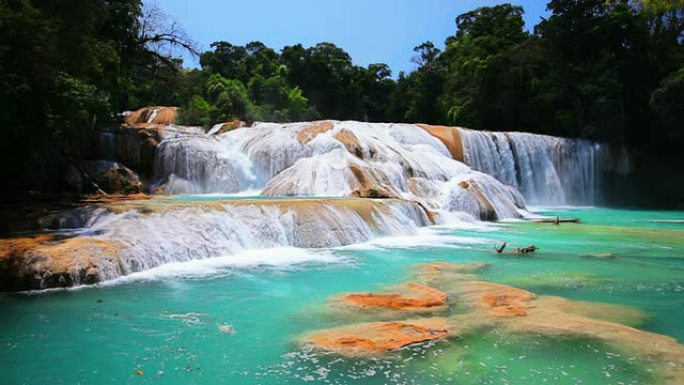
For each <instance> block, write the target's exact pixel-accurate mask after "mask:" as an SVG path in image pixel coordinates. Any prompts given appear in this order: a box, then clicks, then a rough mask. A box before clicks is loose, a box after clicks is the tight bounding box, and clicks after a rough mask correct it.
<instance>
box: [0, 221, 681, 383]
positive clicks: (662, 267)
mask: <svg viewBox="0 0 684 385" xmlns="http://www.w3.org/2000/svg"><path fill="white" fill-rule="evenodd" d="M544 210H546V211H544V212H543V213H544V214H549V215H562V216H568V217H579V218H582V220H583V221H584V223H582V224H562V225H560V226H555V225H553V224H538V223H530V222H504V223H490V224H484V223H482V222H472V223H461V224H460V225H458V226H451V227H450V226H432V227H427V228H421V229H419V230H418V233H417V234H416V235H413V236H402V237H394V238H392V237H389V238H387V237H386V238H376V239H374V240H371V241H369V242H366V243H362V244H357V245H351V246H344V247H337V248H324V249H300V248H294V247H282V248H272V249H263V250H251V251H250V250H247V251H244V252H241V253H236V254H233V255H228V256H224V257H219V258H210V259H203V260H195V261H188V262H180V263H172V264H166V265H162V266H160V267H156V268H153V269H151V270H146V271H142V272H138V273H134V274H131V275H128V276H124V277H121V278H118V279H115V280H113V281H108V282H105V283H103V284H100V285H98V286H96V287H81V288H76V289H68V290H61V289H60V290H54V291H48V292H35V293H29V294H26V293H23V294H21V293H20V294H4V295H2V296H1V297H0V307H1V308H2V316H0V346H1V348H0V383H2V384H26V385H38V384H40V385H47V384H117V385H120V384H287V383H291V384H298V383H302V382H311V383H320V384H328V383H331V384H388V383H389V384H446V383H453V384H528V383H529V384H545V383H547V384H568V385H569V384H584V385H590V384H595V385H608V384H616V385H617V384H657V383H659V382H660V377H659V376H660V374H659V372H658V370H657V369H656V368H655V366H653V365H651V364H648V363H646V362H643V361H640V360H637V359H635V358H634V357H631V356H629V355H627V354H624V353H622V352H620V351H618V350H616V348H615V347H613V346H609V345H607V344H604V343H600V342H598V341H595V340H592V339H576V338H571V337H566V338H549V337H544V336H541V335H535V334H507V333H503V332H501V331H498V330H496V329H494V330H481V331H479V332H477V333H470V334H467V335H463V336H459V337H457V338H449V339H446V340H439V341H434V342H430V343H422V344H418V345H412V346H409V347H407V348H404V349H402V350H401V351H399V352H395V353H390V354H388V355H385V356H382V357H377V358H344V357H343V356H339V355H336V354H326V353H323V352H321V351H318V350H311V349H310V348H308V347H307V346H306V345H301V344H299V343H297V340H298V338H299V337H300V336H301V335H302V334H304V333H307V332H309V331H311V330H316V329H321V328H326V327H332V326H335V325H338V324H341V323H345V322H349V321H350V320H352V321H353V320H358V321H366V320H367V319H366V318H364V317H365V316H364V315H363V314H361V313H358V314H348V315H346V316H345V317H339V316H336V315H334V314H333V313H331V310H330V306H329V304H330V301H331V299H333V298H335V297H336V296H339V295H340V294H343V293H346V292H358V291H379V290H382V289H383V288H385V287H387V286H391V285H395V284H398V283H401V282H404V281H405V280H406V279H407V277H408V276H409V275H410V273H411V265H413V264H416V263H424V262H431V261H445V262H457V263H462V262H477V261H480V262H486V263H488V264H489V266H488V267H486V268H485V269H484V270H482V272H481V273H480V277H481V279H483V280H487V281H492V282H498V283H503V284H506V285H512V286H516V287H520V288H524V289H527V290H530V291H533V292H535V293H536V294H537V295H558V296H563V297H565V298H568V299H574V300H585V301H600V302H606V303H612V304H621V305H628V306H631V307H634V308H637V309H641V310H643V311H644V312H646V313H647V314H648V318H647V319H646V320H645V321H642V322H641V323H640V324H639V325H635V326H637V327H638V328H640V329H644V330H648V331H652V332H655V333H660V334H664V335H668V336H672V337H674V338H676V339H678V340H679V341H684V328H682V325H684V295H683V294H684V293H683V291H684V274H683V272H684V227H683V226H684V225H683V224H682V219H684V213H683V212H654V211H621V210H608V209H598V208H565V209H559V210H552V209H548V208H547V209H544ZM503 241H506V242H508V244H509V245H510V246H509V247H520V246H527V245H531V244H533V245H536V246H538V247H539V248H540V249H539V251H537V252H536V253H534V254H532V255H529V256H518V255H503V254H502V255H499V254H496V252H494V247H495V246H496V245H498V244H500V243H501V242H503Z"/></svg>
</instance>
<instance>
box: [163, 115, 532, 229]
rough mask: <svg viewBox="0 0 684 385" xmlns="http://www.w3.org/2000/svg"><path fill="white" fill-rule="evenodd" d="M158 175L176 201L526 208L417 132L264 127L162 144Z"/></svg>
mask: <svg viewBox="0 0 684 385" xmlns="http://www.w3.org/2000/svg"><path fill="white" fill-rule="evenodd" d="M155 175H156V181H157V185H158V186H159V187H161V188H162V189H163V190H164V191H166V192H170V193H217V192H220V193H236V192H240V191H244V190H246V189H256V190H262V192H261V194H262V195H265V196H338V197H349V196H356V197H370V198H402V199H407V200H416V201H419V202H420V203H421V204H423V205H425V206H426V207H428V208H430V209H431V210H441V209H444V210H447V211H464V212H467V213H469V214H471V215H473V216H475V217H477V218H482V219H497V218H513V217H519V216H520V215H521V214H520V211H519V209H521V208H524V200H523V198H522V196H521V195H520V194H519V193H518V192H517V191H516V190H515V188H513V187H510V186H506V185H504V184H502V183H500V182H499V181H497V180H496V179H494V178H493V177H491V176H489V175H486V174H483V173H480V172H477V171H474V170H471V169H470V168H469V167H468V166H466V165H465V164H463V163H461V162H459V161H457V160H455V159H453V158H452V156H451V154H450V153H449V150H448V149H447V147H446V146H445V145H444V144H443V143H442V142H441V141H440V140H439V139H437V138H436V137H434V136H433V135H431V134H430V133H428V132H427V131H426V130H424V129H423V128H421V127H419V126H416V125H411V124H382V123H360V122H353V121H349V122H337V121H321V122H311V123H291V124H275V123H257V124H255V125H253V126H252V127H244V128H237V129H234V130H232V131H229V132H227V133H225V134H222V135H219V136H205V137H198V136H188V137H181V138H177V139H174V140H168V141H164V142H162V143H161V145H160V146H159V149H158V152H157V159H156V167H155ZM461 182H465V183H461ZM463 186H474V187H473V188H472V189H470V190H469V189H468V188H467V187H463Z"/></svg>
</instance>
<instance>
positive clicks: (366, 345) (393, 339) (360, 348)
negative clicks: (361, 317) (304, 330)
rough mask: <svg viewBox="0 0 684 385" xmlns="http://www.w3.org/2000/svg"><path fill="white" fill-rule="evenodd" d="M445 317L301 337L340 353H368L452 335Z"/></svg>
mask: <svg viewBox="0 0 684 385" xmlns="http://www.w3.org/2000/svg"><path fill="white" fill-rule="evenodd" d="M450 329H451V326H450V325H449V323H448V322H447V320H446V319H444V318H424V319H414V320H402V321H391V322H371V323H362V324H355V325H349V326H343V327H340V328H335V329H328V330H320V331H317V332H314V333H312V334H310V335H308V336H307V337H305V338H304V341H305V342H307V343H311V344H313V345H314V346H316V347H318V348H321V349H325V350H331V351H334V352H337V353H340V354H343V355H350V356H368V355H373V354H378V353H383V352H391V351H395V350H399V349H401V348H403V347H405V346H408V345H412V344H416V343H419V342H425V341H430V340H436V339H441V338H445V337H449V336H451V335H452V333H451V331H450Z"/></svg>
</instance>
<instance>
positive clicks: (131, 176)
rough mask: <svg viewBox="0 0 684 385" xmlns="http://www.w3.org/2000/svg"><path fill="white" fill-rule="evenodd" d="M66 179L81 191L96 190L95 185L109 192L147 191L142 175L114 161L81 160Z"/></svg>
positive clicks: (136, 192)
mask: <svg viewBox="0 0 684 385" xmlns="http://www.w3.org/2000/svg"><path fill="white" fill-rule="evenodd" d="M66 179H67V181H68V183H69V184H70V185H71V186H72V188H73V189H74V190H75V191H77V192H79V193H87V192H95V191H94V188H95V185H97V187H99V188H100V189H102V190H103V191H104V192H106V193H108V194H139V193H142V192H145V191H147V186H146V185H145V184H144V183H143V181H142V180H141V177H140V176H139V175H138V174H137V173H136V172H135V171H133V170H131V169H129V168H128V167H126V166H124V165H122V164H120V163H117V162H112V161H106V160H98V161H80V162H77V163H76V164H74V165H71V167H70V168H69V170H68V172H67V175H66Z"/></svg>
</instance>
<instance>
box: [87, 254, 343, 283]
mask: <svg viewBox="0 0 684 385" xmlns="http://www.w3.org/2000/svg"><path fill="white" fill-rule="evenodd" d="M304 263H320V264H325V265H327V264H343V263H351V261H350V260H349V259H348V258H345V257H343V256H341V255H338V254H335V253H334V252H333V251H331V250H328V249H303V248H297V247H274V248H268V249H252V250H245V251H243V252H240V253H237V254H234V255H225V256H221V257H216V258H207V259H198V260H194V261H186V262H175V263H167V264H164V265H161V266H158V267H155V268H152V269H149V270H145V271H140V272H136V273H133V274H130V275H127V276H123V277H119V278H116V279H113V280H110V281H105V282H103V283H101V284H100V286H109V285H118V284H123V283H128V282H136V281H154V280H159V279H162V278H168V277H182V278H205V277H216V276H223V275H226V274H230V273H231V272H232V271H234V270H235V269H251V268H255V267H269V268H286V269H288V268H292V267H293V266H296V265H300V264H304Z"/></svg>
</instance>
